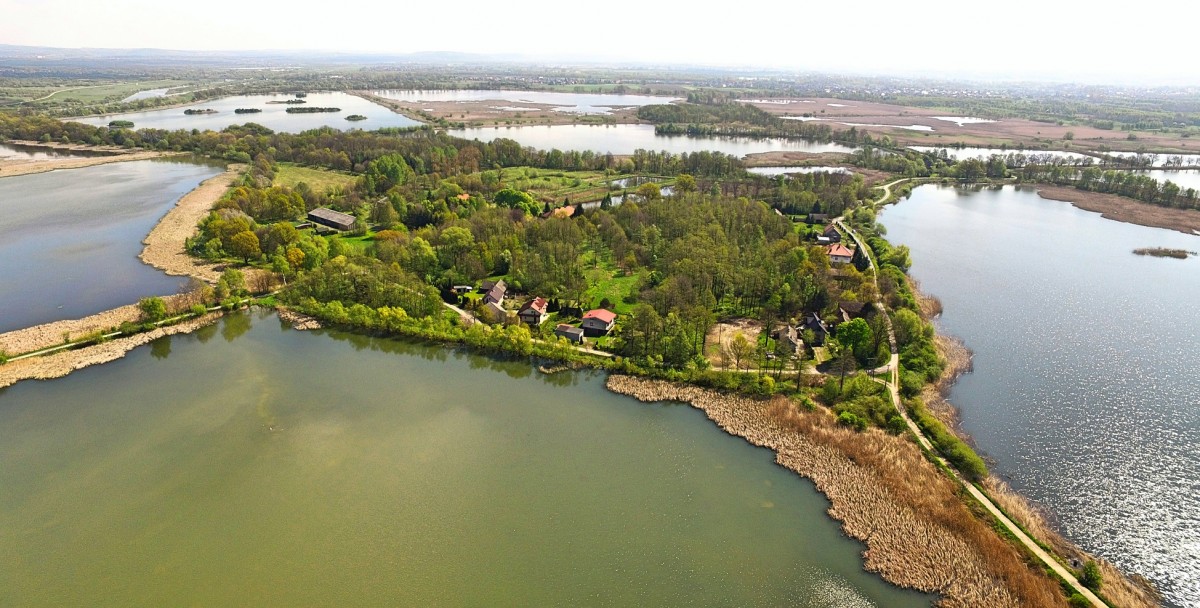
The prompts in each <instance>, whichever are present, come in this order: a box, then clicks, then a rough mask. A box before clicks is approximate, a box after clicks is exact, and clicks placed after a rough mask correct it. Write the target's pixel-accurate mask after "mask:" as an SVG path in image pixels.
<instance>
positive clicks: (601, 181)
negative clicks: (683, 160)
mask: <svg viewBox="0 0 1200 608" xmlns="http://www.w3.org/2000/svg"><path fill="white" fill-rule="evenodd" d="M488 173H493V172H492V171H488ZM474 175H475V176H482V174H481V173H476V174H474ZM623 177H634V176H633V175H616V174H609V173H606V172H604V171H564V170H561V169H539V168H536V167H509V168H507V169H503V170H501V181H502V182H503V184H504V186H505V187H508V188H515V189H517V190H524V191H525V192H528V193H529V194H531V195H532V196H533V197H534V198H536V199H537V200H539V201H541V202H543V203H554V204H559V203H562V202H563V199H565V198H569V199H571V202H572V203H588V202H594V201H598V200H601V199H603V198H604V195H605V194H606V193H609V192H611V193H613V194H614V195H617V194H620V193H621V190H622V189H620V188H618V189H616V190H613V189H611V188H610V187H609V184H610V183H611V182H612V181H613V180H616V179H620V178H623ZM655 181H656V182H657V183H659V184H661V185H664V186H665V185H669V184H670V183H672V181H673V180H671V179H669V178H665V177H664V178H655ZM629 190H630V191H631V192H632V191H633V188H630V189H629Z"/></svg>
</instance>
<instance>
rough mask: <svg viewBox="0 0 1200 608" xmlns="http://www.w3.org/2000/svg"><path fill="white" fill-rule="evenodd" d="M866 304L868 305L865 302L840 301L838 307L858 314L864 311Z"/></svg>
mask: <svg viewBox="0 0 1200 608" xmlns="http://www.w3.org/2000/svg"><path fill="white" fill-rule="evenodd" d="M865 306H866V303H864V302H849V301H845V302H838V308H841V309H842V310H844V311H846V312H848V313H850V314H852V315H856V314H858V313H860V312H862V310H863V307H865Z"/></svg>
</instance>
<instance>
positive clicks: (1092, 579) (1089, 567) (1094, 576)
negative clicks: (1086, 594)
mask: <svg viewBox="0 0 1200 608" xmlns="http://www.w3.org/2000/svg"><path fill="white" fill-rule="evenodd" d="M1079 582H1081V583H1083V586H1084V587H1087V588H1088V589H1091V590H1092V591H1099V590H1100V585H1101V583H1102V582H1103V577H1102V576H1101V575H1100V567H1099V566H1097V565H1096V562H1094V561H1091V560H1089V561H1088V563H1086V564H1084V565H1083V570H1082V571H1080V573H1079Z"/></svg>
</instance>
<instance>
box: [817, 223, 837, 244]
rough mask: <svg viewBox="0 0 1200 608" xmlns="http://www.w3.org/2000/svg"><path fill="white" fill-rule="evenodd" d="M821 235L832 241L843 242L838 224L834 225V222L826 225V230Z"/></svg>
mask: <svg viewBox="0 0 1200 608" xmlns="http://www.w3.org/2000/svg"><path fill="white" fill-rule="evenodd" d="M821 236H823V237H825V238H827V239H829V242H830V243H840V242H842V233H840V232H838V229H837V226H834V225H833V224H830V225H828V226H826V227H825V231H824V232H822V233H821Z"/></svg>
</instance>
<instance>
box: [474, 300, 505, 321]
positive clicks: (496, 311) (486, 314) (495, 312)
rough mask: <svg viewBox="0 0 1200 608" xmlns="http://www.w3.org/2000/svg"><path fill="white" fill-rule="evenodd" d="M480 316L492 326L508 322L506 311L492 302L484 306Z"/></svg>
mask: <svg viewBox="0 0 1200 608" xmlns="http://www.w3.org/2000/svg"><path fill="white" fill-rule="evenodd" d="M480 316H481V317H483V318H484V320H486V321H487V322H488V323H492V324H499V323H506V322H507V321H508V311H507V310H504V309H503V308H501V307H500V306H499V305H498V304H496V303H494V302H488V303H486V304H484V305H483V308H482V309H481V312H480Z"/></svg>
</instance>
